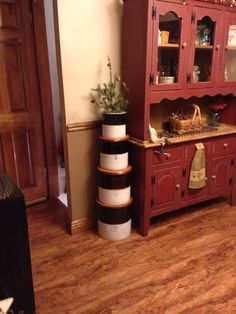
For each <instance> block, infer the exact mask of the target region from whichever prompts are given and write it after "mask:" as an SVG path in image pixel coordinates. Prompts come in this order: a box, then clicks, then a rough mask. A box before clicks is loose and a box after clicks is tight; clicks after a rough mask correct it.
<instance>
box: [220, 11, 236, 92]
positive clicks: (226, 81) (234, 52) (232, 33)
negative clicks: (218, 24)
mask: <svg viewBox="0 0 236 314" xmlns="http://www.w3.org/2000/svg"><path fill="white" fill-rule="evenodd" d="M224 26H225V31H224V46H223V49H222V51H223V58H222V59H223V62H222V70H221V86H235V82H236V70H235V62H236V14H235V13H227V15H226V21H225V23H224Z"/></svg>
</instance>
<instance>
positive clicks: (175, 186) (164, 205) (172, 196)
mask: <svg viewBox="0 0 236 314" xmlns="http://www.w3.org/2000/svg"><path fill="white" fill-rule="evenodd" d="M154 176H155V185H154V186H153V189H154V190H153V192H154V193H153V195H154V204H153V208H152V209H154V210H156V209H163V212H164V209H169V208H171V207H176V205H178V203H179V200H180V190H181V186H180V166H174V167H169V168H164V169H160V170H156V171H155V172H154Z"/></svg>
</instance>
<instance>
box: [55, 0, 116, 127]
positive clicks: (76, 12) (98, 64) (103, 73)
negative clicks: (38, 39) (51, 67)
mask: <svg viewBox="0 0 236 314" xmlns="http://www.w3.org/2000/svg"><path fill="white" fill-rule="evenodd" d="M57 6H58V20H59V36H60V48H61V62H62V75H63V85H64V98H65V105H66V107H65V110H66V122H67V123H75V122H82V121H93V120H96V119H97V118H98V114H97V110H95V109H96V108H94V105H93V104H91V103H90V97H89V95H90V92H91V88H92V87H96V86H97V84H98V83H102V82H104V81H106V80H107V78H108V73H107V67H106V64H107V62H106V61H107V55H109V56H110V57H111V60H112V65H113V69H114V71H116V72H118V73H119V69H120V48H121V47H120V46H121V45H120V37H121V18H122V2H121V1H120V0H58V1H57Z"/></svg>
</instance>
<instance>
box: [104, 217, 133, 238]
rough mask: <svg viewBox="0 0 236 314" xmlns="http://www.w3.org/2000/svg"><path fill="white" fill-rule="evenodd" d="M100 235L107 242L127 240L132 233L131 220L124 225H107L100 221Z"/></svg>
mask: <svg viewBox="0 0 236 314" xmlns="http://www.w3.org/2000/svg"><path fill="white" fill-rule="evenodd" d="M98 233H99V235H100V236H101V237H102V238H103V239H105V240H111V241H117V240H122V239H126V238H127V237H128V236H129V235H130V233H131V219H130V220H128V221H127V222H125V223H122V224H115V225H111V224H106V223H104V222H102V221H100V220H98Z"/></svg>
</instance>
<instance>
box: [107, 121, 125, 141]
mask: <svg viewBox="0 0 236 314" xmlns="http://www.w3.org/2000/svg"><path fill="white" fill-rule="evenodd" d="M102 136H103V137H106V138H111V139H116V138H121V137H125V136H126V124H121V125H107V124H103V125H102Z"/></svg>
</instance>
